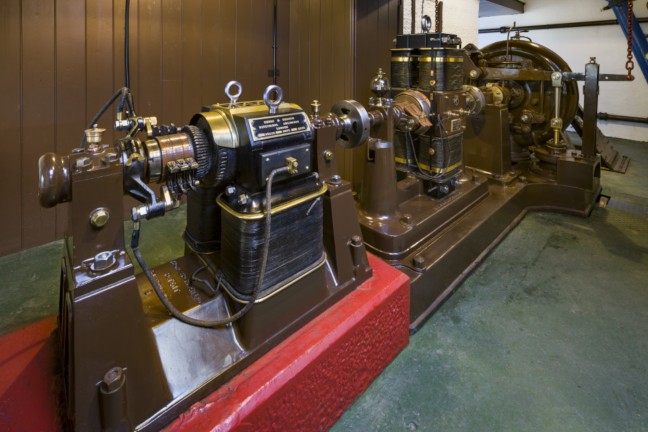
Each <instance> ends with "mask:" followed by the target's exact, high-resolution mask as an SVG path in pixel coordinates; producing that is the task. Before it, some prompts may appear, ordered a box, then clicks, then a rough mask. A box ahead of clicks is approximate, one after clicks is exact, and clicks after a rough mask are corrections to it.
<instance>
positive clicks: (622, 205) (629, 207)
mask: <svg viewBox="0 0 648 432" xmlns="http://www.w3.org/2000/svg"><path fill="white" fill-rule="evenodd" d="M606 207H607V208H613V209H617V210H621V211H625V212H629V213H635V214H638V215H640V216H645V217H648V208H646V207H644V206H640V205H638V204H631V203H627V202H624V201H618V200H615V199H610V200H609V201H608V202H607V205H606Z"/></svg>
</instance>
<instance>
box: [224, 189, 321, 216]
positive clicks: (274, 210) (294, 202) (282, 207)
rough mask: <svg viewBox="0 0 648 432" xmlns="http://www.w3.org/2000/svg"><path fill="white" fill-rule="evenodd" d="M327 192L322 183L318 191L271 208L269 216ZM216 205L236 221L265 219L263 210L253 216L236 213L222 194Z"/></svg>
mask: <svg viewBox="0 0 648 432" xmlns="http://www.w3.org/2000/svg"><path fill="white" fill-rule="evenodd" d="M327 190H328V188H327V187H326V183H323V184H322V187H321V188H320V189H319V190H318V191H315V192H312V193H309V194H308V195H304V196H301V197H299V198H295V199H294V200H292V201H288V202H285V203H283V204H279V205H277V206H273V207H272V209H271V210H270V214H271V215H274V214H276V213H279V212H282V211H284V210H287V209H289V208H291V207H294V206H296V205H298V204H301V203H303V202H305V201H308V200H310V199H312V198H316V197H319V196H322V195H324V193H325V192H326V191H327ZM216 203H217V204H218V205H219V206H220V208H222V209H223V210H225V211H226V212H227V213H229V214H231V215H232V216H234V217H235V218H238V219H246V220H255V219H263V218H264V217H265V216H264V215H265V209H264V211H262V212H259V213H253V214H250V213H239V212H237V211H236V210H234V209H233V208H231V207H230V206H229V205H227V203H226V202H224V201H223V198H222V194H221V195H219V196H218V199H216Z"/></svg>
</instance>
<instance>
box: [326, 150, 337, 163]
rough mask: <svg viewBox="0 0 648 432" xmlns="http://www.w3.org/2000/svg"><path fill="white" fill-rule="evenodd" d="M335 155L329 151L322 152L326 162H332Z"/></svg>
mask: <svg viewBox="0 0 648 432" xmlns="http://www.w3.org/2000/svg"><path fill="white" fill-rule="evenodd" d="M334 157H335V155H334V154H333V152H332V151H331V150H324V159H325V160H327V161H332V160H333V158H334Z"/></svg>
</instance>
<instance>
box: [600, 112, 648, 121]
mask: <svg viewBox="0 0 648 432" xmlns="http://www.w3.org/2000/svg"><path fill="white" fill-rule="evenodd" d="M597 117H598V118H599V119H601V120H612V121H624V122H630V123H646V124H648V117H632V116H625V115H620V114H608V113H604V112H600V113H598V115H597Z"/></svg>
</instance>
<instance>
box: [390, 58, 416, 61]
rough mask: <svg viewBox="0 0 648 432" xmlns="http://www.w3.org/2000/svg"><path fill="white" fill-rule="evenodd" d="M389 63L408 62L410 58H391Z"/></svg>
mask: <svg viewBox="0 0 648 432" xmlns="http://www.w3.org/2000/svg"><path fill="white" fill-rule="evenodd" d="M391 61H393V62H410V61H412V57H392V58H391Z"/></svg>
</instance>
